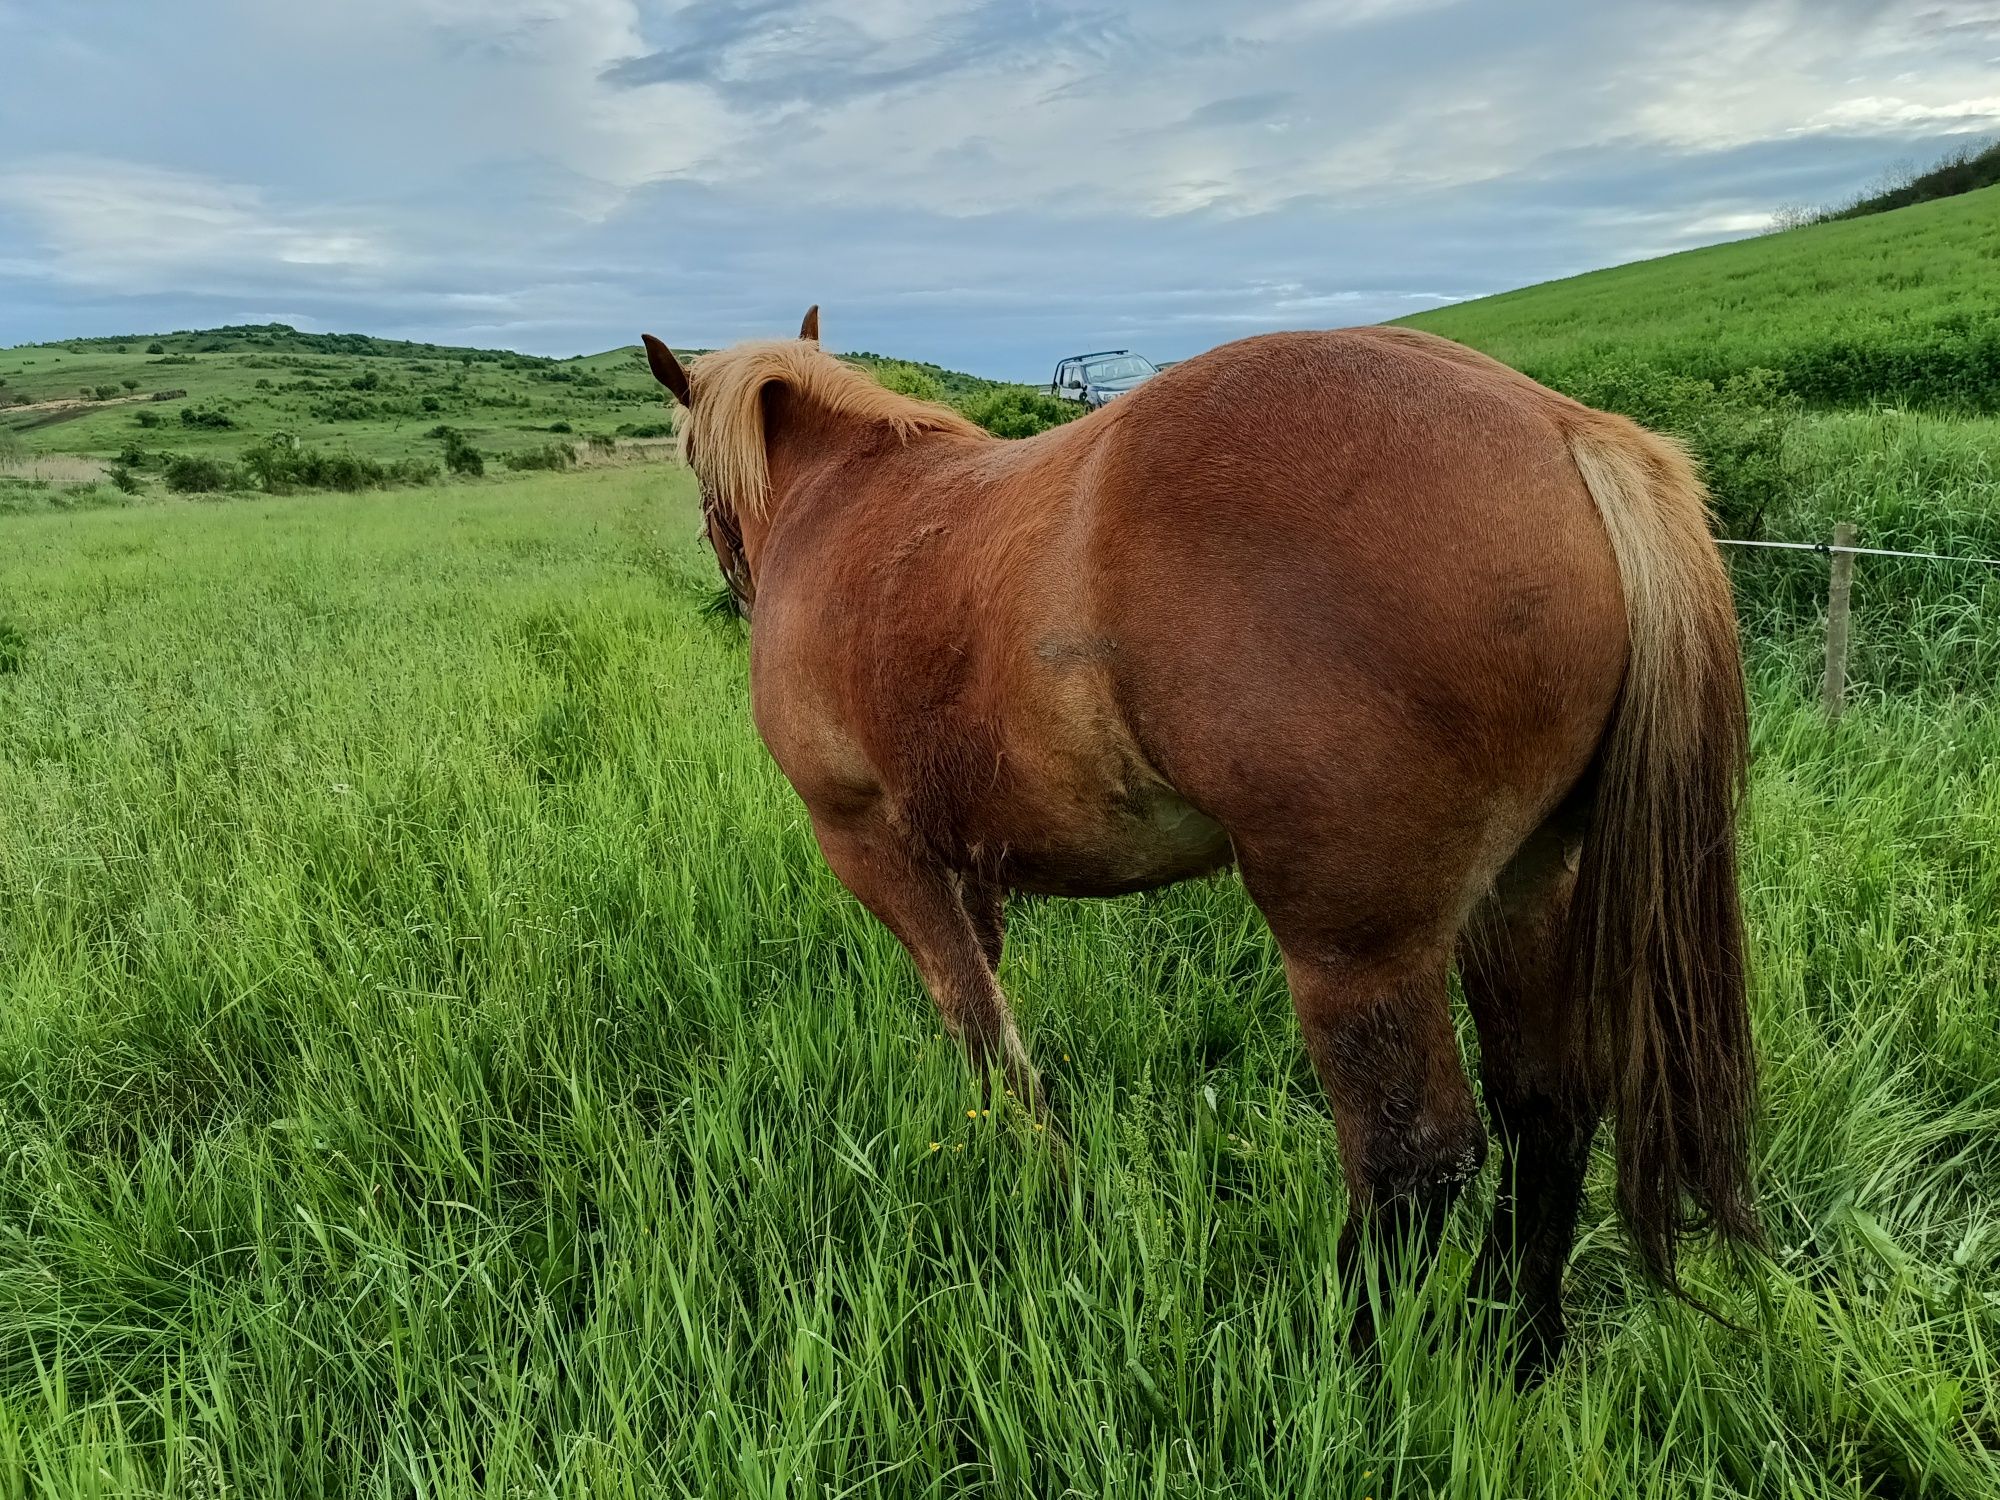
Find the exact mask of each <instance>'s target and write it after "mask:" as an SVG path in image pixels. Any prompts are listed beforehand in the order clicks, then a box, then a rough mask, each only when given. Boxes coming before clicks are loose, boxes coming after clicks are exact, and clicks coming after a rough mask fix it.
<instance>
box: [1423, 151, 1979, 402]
mask: <svg viewBox="0 0 2000 1500" xmlns="http://www.w3.org/2000/svg"><path fill="white" fill-rule="evenodd" d="M1996 287H2000V187H1988V188H1981V189H1978V190H1975V191H1973V192H1969V193H1963V194H1960V195H1957V196H1954V197H1950V198H1944V199H1939V200H1936V201H1932V202H1927V203H1918V204H1915V205H1913V206H1911V207H1908V208H1897V209H1891V210H1887V211H1885V212H1880V213H1871V214H1868V215H1866V216H1865V217H1859V218H1853V219H1845V220H1841V221H1839V222H1830V223H1824V224H1816V225H1812V226H1810V227H1807V228H1803V229H1797V230H1791V231H1787V232H1786V233H1783V234H1769V235H1763V236H1761V237H1759V238H1756V239H1748V240H1738V241H1736V242H1734V243H1732V244H1726V245H1713V246H1710V247H1708V248H1706V249H1701V250H1688V251H1684V252H1682V253H1680V254H1678V255H1668V256H1662V257H1660V258H1659V259H1657V260H1647V261H1638V262H1635V263H1633V264H1631V265H1624V266H1614V267H1612V268H1611V269H1609V270H1604V271H1591V272H1588V273H1587V274H1585V275H1581V276H1572V277H1569V278H1568V279H1566V280H1562V281H1550V282H1544V283H1542V284H1541V285H1539V286H1531V287H1525V288H1523V289H1521V290H1519V291H1513V292H1503V293H1501V294H1500V295H1498V296H1494V297H1482V298H1480V299H1478V300H1477V301H1472V302H1460V303H1455V304H1453V305H1452V306H1450V307H1443V308H1438V309H1435V310H1433V311H1429V312H1424V313H1419V314H1417V315H1416V316H1414V317H1410V318H1405V319H1402V320H1401V321H1402V322H1404V323H1407V324H1408V325H1410V326H1411V327H1415V328H1425V329H1429V330H1430V331H1431V332H1433V333H1440V334H1443V335H1445V336H1446V337H1448V338H1454V339H1457V340H1459V341H1460V342H1462V343H1466V344H1470V345H1472V346H1473V347H1474V348H1477V349H1483V350H1485V351H1486V352H1488V353H1490V354H1492V355H1494V356H1496V357H1497V358H1500V359H1503V360H1505V361H1506V362H1507V363H1509V364H1512V365H1514V366H1516V367H1518V368H1520V369H1522V370H1525V371H1527V372H1528V373H1529V374H1531V375H1533V376H1535V377H1536V378H1537V379H1539V380H1543V381H1546V382H1548V383H1549V384H1552V385H1557V386H1563V385H1565V384H1568V383H1572V382H1574V381H1576V380H1578V379H1580V378H1583V377H1586V376H1588V374H1589V372H1591V371H1592V370H1594V369H1598V368H1601V367H1603V366H1605V365H1607V364H1609V363H1612V362H1618V361H1623V362H1626V363H1633V362H1639V363H1644V364H1650V365H1654V366H1657V367H1660V368H1662V369H1668V370H1672V371H1674V372H1676V373H1679V374H1685V375H1691V376H1695V377H1699V378H1703V379H1708V380H1713V381H1715V382H1716V383H1718V384H1720V383H1722V382H1723V381H1726V380H1728V379H1729V378H1730V377H1731V376H1733V375H1739V374H1742V373H1744V372H1746V371H1749V370H1753V369H1758V368H1764V369H1770V370H1774V371H1776V372H1778V373H1779V374H1780V375H1781V376H1782V377H1783V379H1784V383H1785V385H1786V386H1787V388H1789V389H1790V390H1791V391H1792V392H1794V393H1796V394H1797V395H1798V396H1799V397H1801V398H1802V399H1804V400H1805V401H1806V402H1808V403H1810V404H1813V405H1818V406H1828V407H1832V406H1866V405H1869V404H1873V403H1879V402H1895V403H1903V404H1907V405H1912V406H1924V407H1932V408H1938V409H1946V410H1960V411H1985V412H1991V411H2000V293H1996V291H1995V288H1996Z"/></svg>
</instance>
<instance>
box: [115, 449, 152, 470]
mask: <svg viewBox="0 0 2000 1500" xmlns="http://www.w3.org/2000/svg"><path fill="white" fill-rule="evenodd" d="M118 462H119V463H120V464H121V465H123V466H124V467H125V468H128V469H143V468H145V467H146V450H145V449H144V448H141V447H140V446H139V445H138V444H137V443H127V444H126V445H125V446H124V447H122V448H120V449H119V450H118Z"/></svg>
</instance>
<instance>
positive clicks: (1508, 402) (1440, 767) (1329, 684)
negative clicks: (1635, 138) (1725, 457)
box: [1082, 330, 1626, 899]
mask: <svg viewBox="0 0 2000 1500" xmlns="http://www.w3.org/2000/svg"><path fill="white" fill-rule="evenodd" d="M1440 346H1441V347H1440ZM1566 410H1577V409H1575V408H1573V407H1571V406H1570V404H1569V403H1567V402H1566V401H1565V400H1564V398H1562V397H1559V396H1557V395H1555V394H1554V393H1553V392H1547V391H1544V390H1543V389H1542V388H1541V387H1539V386H1536V385H1535V384H1534V383H1533V382H1531V381H1528V380H1526V379H1525V377H1522V376H1520V375H1518V374H1516V373H1515V372H1513V371H1511V370H1507V369H1505V368H1504V367H1502V366H1499V365H1496V364H1493V363H1492V362H1491V361H1488V360H1486V359H1485V358H1484V357H1483V356H1480V355H1477V354H1474V353H1473V352H1472V351H1469V350H1462V349H1460V348H1459V347H1458V346H1455V345H1444V344H1443V343H1442V341H1434V340H1429V339H1427V338H1425V337H1424V336H1421V335H1410V334H1406V333H1403V332H1401V331H1391V330H1353V331H1347V332H1341V333H1331V334H1288V335H1272V336H1266V337H1263V338H1257V339H1248V340H1244V341H1242V342H1240V343H1238V344H1234V345H1228V346H1225V347H1224V348H1222V349H1219V350H1216V351H1214V352H1212V353H1211V354H1209V355H1206V356H1203V357H1201V358H1200V359H1197V360H1193V361H1190V362H1188V363H1187V364H1186V365H1183V366H1178V367H1176V368H1175V369H1174V370H1172V371H1170V372H1168V374H1167V375H1165V376H1163V377H1161V378H1160V379H1159V380H1157V381H1154V382H1151V383H1149V384H1148V385H1147V386H1145V387H1142V388H1141V389H1140V390H1139V391H1137V392H1135V393H1134V394H1133V395H1132V396H1129V397H1126V398H1124V399H1123V400H1122V401H1121V402H1120V403H1119V405H1118V406H1114V407H1113V408H1111V411H1110V412H1109V413H1107V415H1109V416H1113V417H1115V419H1116V420H1114V421H1109V422H1106V423H1105V424H1104V431H1103V433H1102V435H1101V436H1100V437H1099V438H1098V442H1099V444H1100V446H1101V451H1100V452H1099V453H1098V454H1097V456H1096V459H1095V462H1094V463H1093V464H1092V465H1091V468H1090V474H1091V484H1090V487H1089V491H1088V494H1087V495H1086V496H1085V497H1084V498H1083V501H1082V503H1083V504H1084V505H1085V507H1086V508H1087V533H1088V540H1087V542H1086V544H1085V546H1084V553H1085V557H1086V559H1087V563H1086V578H1087V582H1086V590H1087V593H1088V596H1089V598H1090V601H1091V604H1090V608H1091V609H1092V610H1093V611H1094V612H1095V614H1096V617H1097V628H1099V629H1100V630H1101V631H1102V633H1103V635H1104V637H1105V638H1106V639H1108V640H1112V641H1115V642H1116V643H1117V648H1118V649H1117V656H1116V680H1117V691H1118V693H1119V697H1120V703H1121V708H1122V710H1123V713H1124V715H1125V718H1126V720H1127V722H1128V723H1130V724H1131V725H1132V726H1133V732H1134V735H1135V737H1136V738H1137V740H1138V742H1139V744H1140V745H1141V746H1142V747H1143V748H1144V750H1145V752H1146V754H1147V756H1148V758H1149V760H1150V761H1151V762H1152V763H1153V764H1154V765H1156V766H1157V767H1158V768H1159V769H1160V771H1161V773H1162V774H1163V775H1164V776H1165V777H1166V779H1167V780H1168V781H1169V782H1170V783H1171V784H1172V785H1174V786H1175V787H1176V788H1177V789H1178V790H1179V791H1180V793H1181V794H1182V795H1184V796H1186V797H1187V798H1188V799H1189V800H1190V801H1191V802H1192V803H1193V804H1194V805H1195V806H1197V807H1199V808H1201V809H1202V810H1203V811H1204V812H1206V813H1208V814H1209V815H1210V816H1212V817H1215V818H1216V819H1217V820H1218V821H1219V822H1221V823H1222V824H1223V825H1224V826H1226V827H1228V828H1229V830H1230V833H1231V836H1232V838H1233V839H1234V840H1235V842H1236V845H1237V848H1238V851H1239V854H1243V855H1245V856H1246V860H1248V859H1251V858H1254V857H1255V855H1254V851H1255V849H1256V848H1257V847H1258V846H1260V845H1262V846H1265V847H1268V848H1269V849H1270V850H1272V851H1273V853H1274V854H1277V853H1280V852H1282V851H1283V850H1285V849H1286V848H1287V847H1289V846H1290V845H1292V844H1295V843H1299V842H1301V841H1303V842H1304V843H1305V844H1308V845H1311V846H1312V847H1314V848H1316V849H1320V850H1322V851H1327V850H1329V848H1330V847H1337V851H1338V855H1339V857H1340V859H1341V861H1342V862H1344V863H1345V864H1347V865H1349V866H1351V867H1352V870H1354V871H1367V870H1372V871H1373V872H1374V878H1380V877H1382V876H1383V875H1384V872H1386V871H1388V870H1390V869H1391V868H1392V867H1394V866H1397V865H1398V863H1399V862H1400V864H1401V865H1402V866H1403V867H1406V868H1407V869H1408V871H1409V874H1410V878H1411V879H1412V880H1421V879H1422V878H1424V875H1423V872H1424V870H1426V869H1429V868H1432V867H1436V866H1439V865H1445V866H1469V867H1477V866H1483V865H1486V864H1490V863H1492V862H1493V861H1494V860H1497V859H1502V858H1504V857H1505V855H1506V854H1507V853H1508V852H1510V851H1511V849H1512V847H1513V845H1514V844H1515V843H1517V842H1518V841H1519V838H1520V837H1522V836H1524V835H1525V833H1526V832H1527V831H1528V829H1530V828H1532V827H1533V826H1534V825H1535V824H1536V823H1537V822H1539V821H1540V819H1541V818H1543V817H1545V816H1546V815H1547V813H1548V811H1549V809H1550V806H1551V805H1552V803H1553V801H1554V800H1555V799H1557V798H1559V797H1560V796H1561V795H1562V794H1563V792H1564V791H1566V790H1567V788H1568V787H1569V786H1570V785H1571V784H1573V783H1574V782H1575V780H1576V779H1577V778H1578V777H1579V776H1580V775H1581V773H1582V771H1583V769H1584V768H1585V766H1586V765H1587V763H1588V760H1589V758H1590V756H1591V754H1592V753H1593V751H1594V749H1595V747H1596V744H1597V742H1598V739H1599V737H1600V736H1601V734H1602V730H1603V726H1604V724H1605V722H1606V720H1607V718H1608V716H1609V713H1610V711H1611V706H1612V703H1613V701H1614V700H1615V698H1616V694H1617V689H1618V684H1619V681H1620V677H1621V674H1622V671H1623V667H1624V656H1625V648H1626V642H1625V636H1624V630H1625V625H1624V603H1623V594H1622V590H1621V587H1620V582H1619V577H1618V572H1617V565H1616V562H1615V559H1614V558H1613V555H1612V553H1611V551H1610V547H1609V543H1608V540H1607V536H1606V533H1605V531H1604V528H1603V524H1602V522H1601V520H1600V519H1599V517H1598V515H1597V513H1596V509H1595V505H1594V502H1593V501H1592V499H1591V496H1590V493H1589V491H1588V490H1587V489H1586V488H1585V485H1584V483H1583V480H1582V478H1581V476H1580V474H1579V473H1578V470H1577V468H1576V465H1575V463H1574V461H1573V460H1572V458H1571V456H1570V453H1569V448H1568V442H1567V437H1566V433H1565V429H1564V425H1563V420H1564V418H1563V414H1564V412H1565V411H1566ZM1488 845H1490V846H1491V847H1490V848H1488V847H1487V846H1488ZM1280 862H1282V861H1280ZM1350 873H1352V872H1351V871H1350ZM1299 878H1300V879H1301V880H1309V881H1310V882H1311V883H1312V884H1313V885H1314V887H1315V889H1316V890H1318V891H1319V892H1320V893H1321V894H1322V895H1324V894H1325V893H1326V892H1327V891H1328V890H1329V889H1333V890H1335V891H1337V890H1338V888H1339V886H1340V882H1341V881H1342V879H1344V878H1347V876H1346V875H1345V874H1343V873H1342V872H1329V871H1317V872H1311V873H1309V872H1308V871H1306V870H1303V869H1302V870H1300V871H1299ZM1357 878H1358V877H1357ZM1410 894H1411V898H1412V899H1415V895H1416V893H1415V892H1414V891H1413V892H1411V893H1410Z"/></svg>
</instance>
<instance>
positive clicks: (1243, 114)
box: [1182, 89, 1299, 129]
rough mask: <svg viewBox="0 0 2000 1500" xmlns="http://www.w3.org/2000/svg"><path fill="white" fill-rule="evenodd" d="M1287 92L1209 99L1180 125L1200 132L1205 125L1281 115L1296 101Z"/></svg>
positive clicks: (1250, 122)
mask: <svg viewBox="0 0 2000 1500" xmlns="http://www.w3.org/2000/svg"><path fill="white" fill-rule="evenodd" d="M1298 97H1299V96H1298V95H1297V94H1296V93H1294V92H1293V91H1292V90H1290V89H1272V90H1270V91H1269V92H1267V93H1262V94H1235V95H1232V96H1231V97H1229V98H1227V99H1211V100H1209V102H1208V103H1206V104H1203V105H1198V106H1197V107H1196V108H1194V109H1192V110H1190V111H1189V112H1188V115H1187V118H1186V119H1185V120H1184V121H1183V122H1182V123H1183V124H1186V125H1191V126H1194V127H1195V128H1197V129H1199V128H1201V127H1202V126H1205V125H1253V124H1257V123H1259V122H1261V121H1264V120H1268V119H1270V118H1271V117H1272V116H1273V115H1277V114H1281V113H1283V112H1284V111H1285V110H1286V109H1288V108H1290V107H1291V106H1292V105H1293V104H1294V103H1296V102H1297V100H1298Z"/></svg>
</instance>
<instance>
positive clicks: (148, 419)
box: [132, 411, 162, 427]
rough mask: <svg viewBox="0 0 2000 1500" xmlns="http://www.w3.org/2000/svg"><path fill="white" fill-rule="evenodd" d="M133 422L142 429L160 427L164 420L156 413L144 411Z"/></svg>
mask: <svg viewBox="0 0 2000 1500" xmlns="http://www.w3.org/2000/svg"><path fill="white" fill-rule="evenodd" d="M132 420H133V421H135V422H137V423H138V424H139V425H140V426H141V427H158V426H159V425H160V422H161V420H162V419H161V417H160V414H159V413H158V412H156V411H142V412H140V413H138V414H137V415H136V416H134V417H133V418H132Z"/></svg>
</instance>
